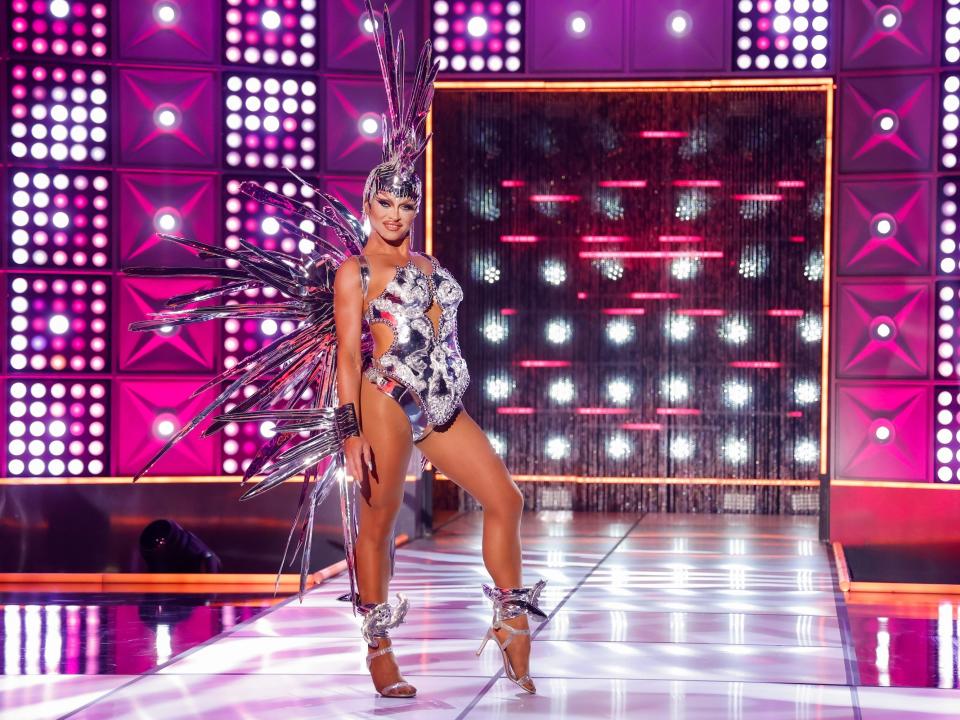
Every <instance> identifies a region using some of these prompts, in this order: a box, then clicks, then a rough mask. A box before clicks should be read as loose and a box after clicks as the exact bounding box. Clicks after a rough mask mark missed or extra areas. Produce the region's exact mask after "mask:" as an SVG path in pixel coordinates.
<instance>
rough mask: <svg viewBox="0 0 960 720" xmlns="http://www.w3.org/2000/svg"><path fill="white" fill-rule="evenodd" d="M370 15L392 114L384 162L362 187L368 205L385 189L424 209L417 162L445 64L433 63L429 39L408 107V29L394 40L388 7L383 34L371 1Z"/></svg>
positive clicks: (385, 137)
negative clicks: (405, 87)
mask: <svg viewBox="0 0 960 720" xmlns="http://www.w3.org/2000/svg"><path fill="white" fill-rule="evenodd" d="M366 5H367V13H368V15H369V17H370V22H371V23H372V24H373V34H374V41H375V43H376V46H377V57H379V59H380V72H381V74H382V75H383V84H384V87H385V88H386V91H387V113H386V114H385V115H383V116H382V118H383V122H382V128H383V151H382V153H381V157H380V164H379V165H377V167H375V168H374V169H373V170H371V171H370V174H369V175H368V176H367V182H366V184H365V185H364V187H363V202H364V203H367V202H368V201H370V200H371V199H372V198H373V197H374V196H375V195H376V194H377V193H378V192H381V191H386V192H390V193H393V194H394V195H396V196H397V197H409V198H415V199H416V200H417V204H418V205H419V202H420V198H421V196H422V189H421V188H422V184H421V182H420V178H419V177H418V176H417V173H416V168H415V167H414V163H415V162H416V161H417V158H419V157H420V156H421V155H422V154H423V151H424V150H425V149H426V147H427V143H428V142H429V141H430V136H429V135H427V136H426V137H423V139H422V140H421V139H420V138H421V136H423V130H424V124H425V123H426V120H427V113H428V112H429V110H430V103H431V102H433V83H434V81H435V80H436V78H437V73H438V72H439V71H440V63H439V62H437V61H433V62H431V56H432V51H433V46H432V45H431V43H430V41H429V40H427V41H426V42H425V43H424V44H423V50H421V51H420V58H419V60H417V73H416V76H415V79H414V81H413V90H412V91H411V93H410V98H409V100H408V101H407V102H406V104H404V97H403V55H404V46H403V31H402V30H401V31H400V33H399V34H398V35H397V38H396V41H394V38H393V27H392V25H391V24H390V12H389V11H388V10H387V7H386V6H384V8H383V30H382V31H381V30H380V27H379V26H378V24H377V22H376V19H375V16H374V14H373V6H372V5H371V4H370V0H366Z"/></svg>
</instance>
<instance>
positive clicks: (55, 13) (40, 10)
mask: <svg viewBox="0 0 960 720" xmlns="http://www.w3.org/2000/svg"><path fill="white" fill-rule="evenodd" d="M108 7H109V4H108V3H107V2H90V0H69V1H68V0H13V2H11V3H10V18H9V23H10V31H11V32H10V49H11V50H13V52H14V53H16V54H21V55H23V54H33V55H49V54H52V55H59V56H61V57H63V56H70V57H75V58H105V57H107V56H108V55H109V53H110V44H109V42H108V41H107V38H108V37H109V35H110V18H109V15H108Z"/></svg>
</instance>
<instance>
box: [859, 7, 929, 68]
mask: <svg viewBox="0 0 960 720" xmlns="http://www.w3.org/2000/svg"><path fill="white" fill-rule="evenodd" d="M840 5H842V7H843V35H844V40H843V44H842V47H843V60H842V62H843V67H844V68H847V69H855V68H865V69H869V70H875V69H878V68H902V67H910V66H923V67H926V66H929V65H930V64H931V63H932V62H933V61H934V54H935V52H936V50H935V49H934V44H935V41H936V36H937V33H936V30H935V29H934V18H935V14H936V6H937V3H934V2H901V3H890V2H886V0H857V1H856V2H844V3H840ZM898 5H899V7H898Z"/></svg>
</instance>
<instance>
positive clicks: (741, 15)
mask: <svg viewBox="0 0 960 720" xmlns="http://www.w3.org/2000/svg"><path fill="white" fill-rule="evenodd" d="M830 11H831V8H830V2H829V1H828V0H811V1H810V2H806V1H803V2H791V1H790V0H756V1H755V2H754V1H753V0H738V1H737V3H736V5H735V11H734V18H733V19H734V27H735V32H734V48H733V66H734V67H735V68H737V69H739V70H766V71H778V70H781V71H797V70H813V71H818V70H819V71H822V70H824V69H826V68H828V67H829V66H830V33H831V28H830V22H831V21H830V14H831V13H830Z"/></svg>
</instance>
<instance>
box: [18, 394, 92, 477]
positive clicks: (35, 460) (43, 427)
mask: <svg viewBox="0 0 960 720" xmlns="http://www.w3.org/2000/svg"><path fill="white" fill-rule="evenodd" d="M6 385H7V387H6V399H7V426H6V430H7V433H6V435H7V440H6V447H5V448H4V451H5V456H6V458H7V467H6V474H7V475H8V476H14V477H21V476H25V475H29V476H33V477H51V476H52V477H62V476H98V475H107V474H109V470H110V469H109V462H108V458H109V448H108V446H107V444H108V438H109V437H110V427H109V407H110V397H109V394H110V393H109V384H108V383H107V382H104V381H98V380H59V379H52V378H49V379H47V378H45V379H37V380H26V379H24V380H16V379H12V380H8V381H7V384H6Z"/></svg>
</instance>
